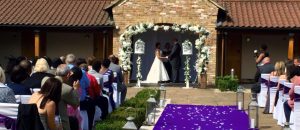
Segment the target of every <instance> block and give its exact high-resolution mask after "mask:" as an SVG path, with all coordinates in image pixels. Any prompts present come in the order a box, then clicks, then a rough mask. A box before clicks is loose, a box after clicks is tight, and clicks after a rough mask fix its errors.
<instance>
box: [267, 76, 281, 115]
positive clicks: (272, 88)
mask: <svg viewBox="0 0 300 130" xmlns="http://www.w3.org/2000/svg"><path fill="white" fill-rule="evenodd" d="M278 79H279V77H278V76H271V77H270V83H269V93H270V96H269V100H270V109H269V113H273V111H274V103H275V96H276V92H277V85H278Z"/></svg>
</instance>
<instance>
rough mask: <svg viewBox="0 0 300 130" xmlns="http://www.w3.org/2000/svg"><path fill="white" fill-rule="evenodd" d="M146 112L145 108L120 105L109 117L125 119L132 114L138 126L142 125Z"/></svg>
mask: <svg viewBox="0 0 300 130" xmlns="http://www.w3.org/2000/svg"><path fill="white" fill-rule="evenodd" d="M145 112H146V111H145V108H130V107H120V108H118V109H117V110H116V111H114V112H112V113H111V114H110V115H109V116H108V118H109V119H111V120H120V121H124V120H126V118H127V117H129V116H132V117H134V120H133V122H134V123H135V124H136V126H137V127H141V126H142V125H143V121H144V120H145Z"/></svg>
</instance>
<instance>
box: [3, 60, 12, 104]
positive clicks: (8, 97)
mask: <svg viewBox="0 0 300 130" xmlns="http://www.w3.org/2000/svg"><path fill="white" fill-rule="evenodd" d="M4 82H5V74H4V70H3V69H2V68H1V66H0V103H16V98H15V94H14V92H13V90H12V89H10V88H9V87H7V86H6V85H4Z"/></svg>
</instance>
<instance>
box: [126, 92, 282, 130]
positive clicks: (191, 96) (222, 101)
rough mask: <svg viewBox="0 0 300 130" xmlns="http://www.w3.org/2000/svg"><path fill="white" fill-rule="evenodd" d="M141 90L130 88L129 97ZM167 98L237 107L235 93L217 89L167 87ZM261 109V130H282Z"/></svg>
mask: <svg viewBox="0 0 300 130" xmlns="http://www.w3.org/2000/svg"><path fill="white" fill-rule="evenodd" d="M140 90H141V89H139V88H128V92H127V97H126V98H130V97H132V96H134V95H135V94H136V93H137V92H138V91H140ZM167 98H169V99H171V103H173V104H195V105H197V104H201V105H235V100H236V94H235V93H234V92H220V91H219V90H217V89H196V88H193V89H182V88H179V87H167ZM249 103H250V90H249V89H246V93H245V108H248V104H249ZM262 112H263V108H260V117H259V126H260V129H261V130H280V129H281V127H279V126H278V125H277V124H276V120H274V119H273V117H272V114H263V113H262Z"/></svg>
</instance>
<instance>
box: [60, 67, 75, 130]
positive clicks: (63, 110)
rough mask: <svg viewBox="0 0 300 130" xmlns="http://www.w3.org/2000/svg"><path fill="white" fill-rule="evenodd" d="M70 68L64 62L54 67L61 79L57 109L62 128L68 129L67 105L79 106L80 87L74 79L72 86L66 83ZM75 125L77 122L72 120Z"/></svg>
mask: <svg viewBox="0 0 300 130" xmlns="http://www.w3.org/2000/svg"><path fill="white" fill-rule="evenodd" d="M70 72H71V71H70V68H69V67H68V66H67V65H66V64H61V65H59V66H58V67H57V69H56V75H57V76H59V77H60V78H61V79H62V81H63V84H62V91H61V100H60V102H59V106H58V110H59V115H60V118H61V121H62V126H63V130H70V129H71V128H70V123H69V122H70V121H69V117H68V115H67V105H70V106H72V107H73V108H77V107H78V106H79V94H78V92H77V91H78V89H80V84H79V80H77V81H74V82H73V84H72V86H70V85H68V84H67V82H68V79H69V77H70V75H71V74H70ZM73 123H74V124H72V125H75V124H77V122H73Z"/></svg>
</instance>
